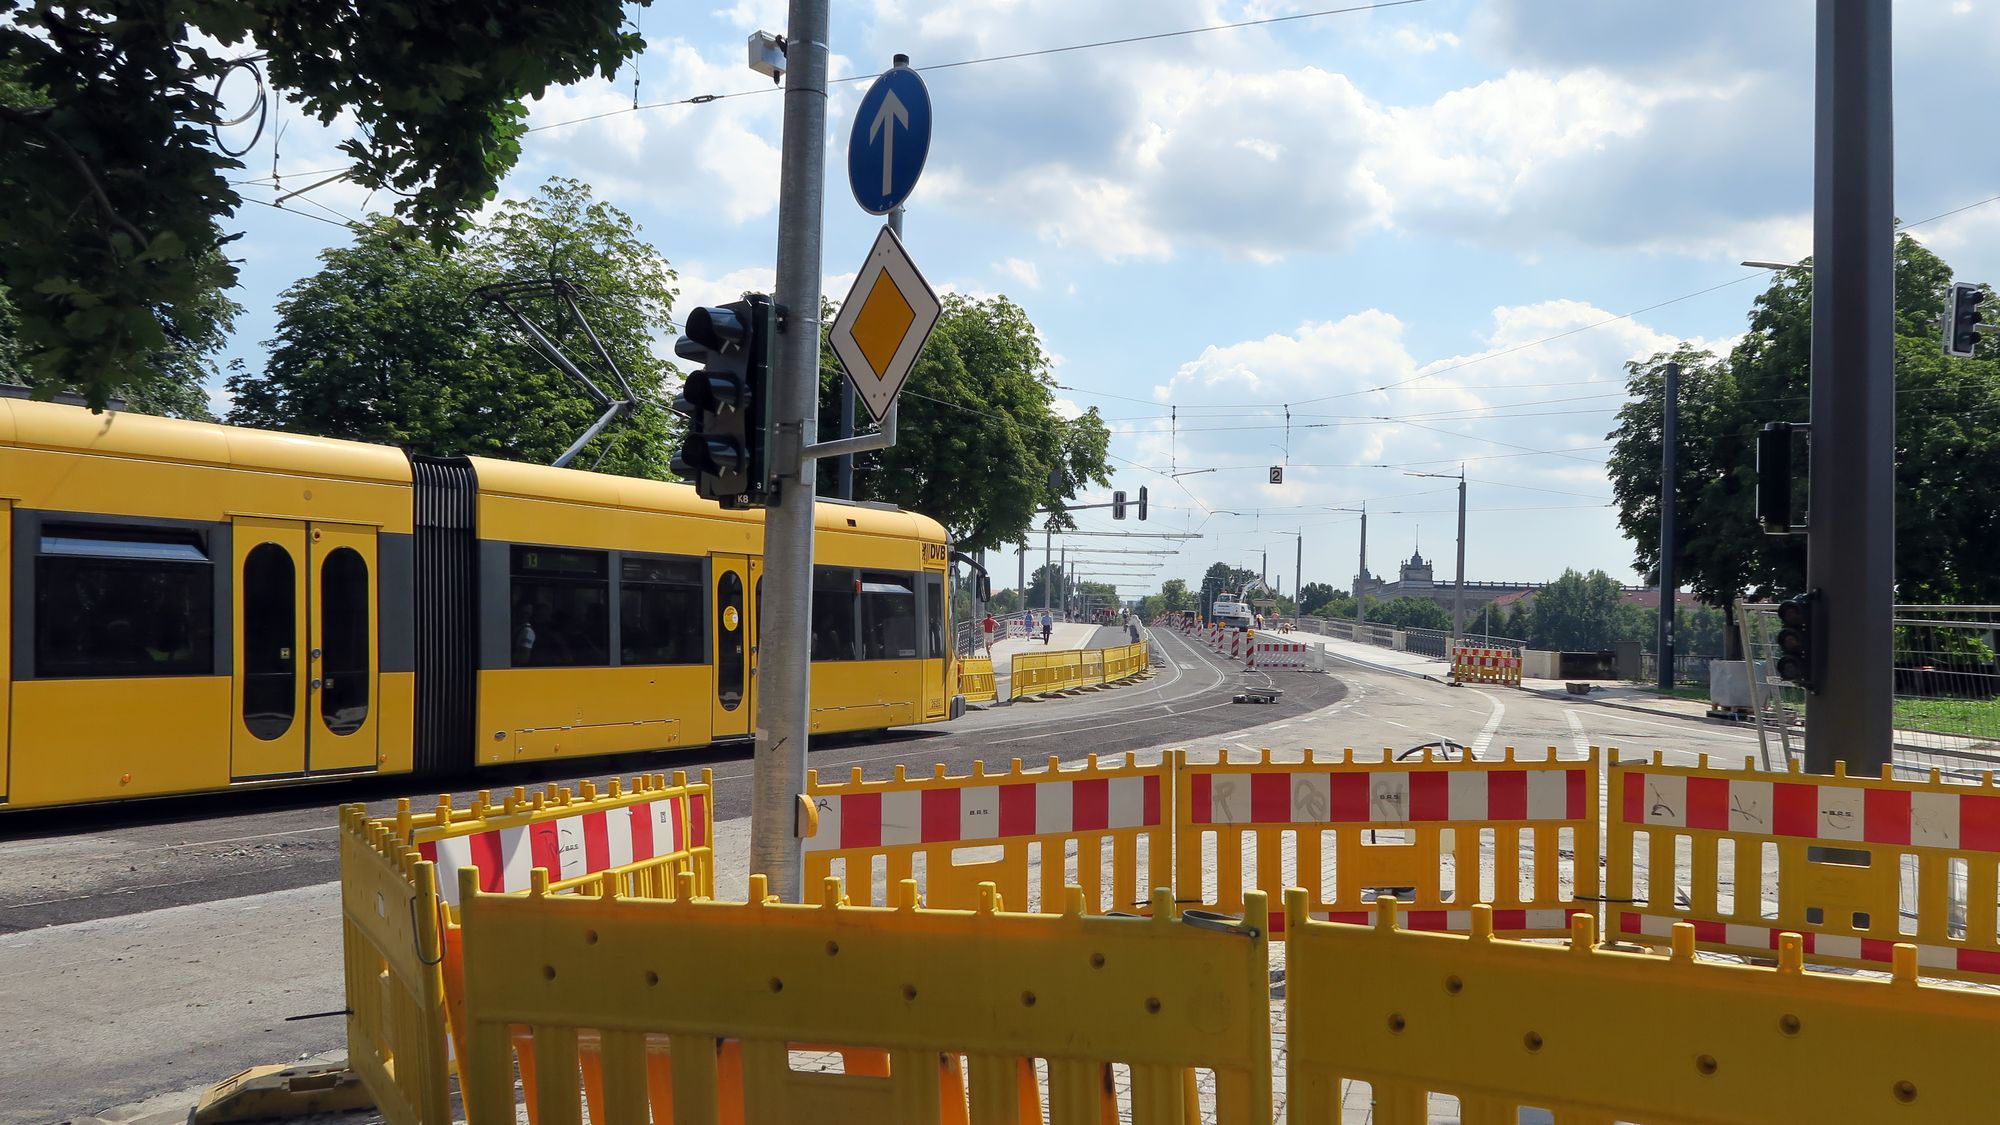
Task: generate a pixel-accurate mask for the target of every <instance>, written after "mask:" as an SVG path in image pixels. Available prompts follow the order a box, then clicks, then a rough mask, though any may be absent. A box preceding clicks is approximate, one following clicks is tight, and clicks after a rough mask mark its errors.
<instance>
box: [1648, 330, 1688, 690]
mask: <svg viewBox="0 0 2000 1125" xmlns="http://www.w3.org/2000/svg"><path fill="white" fill-rule="evenodd" d="M1662 374H1663V376H1664V378H1665V381H1666V385H1665V386H1664V387H1663V388H1662V392H1663V397H1662V398H1661V400H1660V640H1659V644H1658V646H1657V647H1656V648H1655V650H1654V651H1656V652H1658V653H1659V654H1660V656H1659V661H1660V667H1659V673H1660V693H1661V694H1662V695H1672V694H1673V692H1674V609H1675V605H1674V602H1675V598H1674V587H1675V585H1676V583H1675V580H1674V552H1675V551H1676V550H1678V549H1679V544H1677V543H1676V542H1675V541H1674V520H1675V514H1674V505H1675V496H1676V492H1677V490H1676V489H1675V487H1674V486H1675V484H1676V483H1677V478H1676V476H1675V475H1674V474H1675V468H1674V455H1675V453H1676V452H1677V451H1678V449H1679V444H1678V439H1677V437H1676V433H1677V431H1678V429H1679V420H1680V413H1681V365H1680V364H1678V363H1669V364H1667V365H1666V368H1665V369H1664V371H1663V372H1662Z"/></svg>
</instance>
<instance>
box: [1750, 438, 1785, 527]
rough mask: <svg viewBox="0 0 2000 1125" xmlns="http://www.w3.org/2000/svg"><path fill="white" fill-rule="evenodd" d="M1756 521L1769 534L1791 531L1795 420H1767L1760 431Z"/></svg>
mask: <svg viewBox="0 0 2000 1125" xmlns="http://www.w3.org/2000/svg"><path fill="white" fill-rule="evenodd" d="M1757 522H1758V523H1759V524H1761V525H1762V526H1763V528H1764V534H1766V535H1790V534H1791V533H1792V530H1793V528H1792V424H1791V423H1790V422H1766V423H1764V428H1763V429H1762V430H1759V431H1758V432H1757Z"/></svg>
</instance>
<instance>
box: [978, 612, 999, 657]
mask: <svg viewBox="0 0 2000 1125" xmlns="http://www.w3.org/2000/svg"><path fill="white" fill-rule="evenodd" d="M999 624H1000V623H999V622H998V621H995V620H994V619H993V615H992V614H990V613H989V614H987V615H986V620H984V621H981V622H980V623H979V627H980V629H982V630H984V631H985V633H986V655H988V656H992V655H993V630H994V629H995V628H997V627H998V626H999Z"/></svg>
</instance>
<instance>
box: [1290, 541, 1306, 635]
mask: <svg viewBox="0 0 2000 1125" xmlns="http://www.w3.org/2000/svg"><path fill="white" fill-rule="evenodd" d="M1295 547H1296V551H1295V553H1294V557H1293V559H1292V616H1293V617H1299V616H1302V615H1303V614H1304V613H1305V598H1306V580H1305V579H1304V578H1301V577H1299V576H1300V575H1302V574H1304V573H1305V566H1306V533H1305V532H1303V531H1301V532H1299V538H1298V542H1297V543H1296V544H1295Z"/></svg>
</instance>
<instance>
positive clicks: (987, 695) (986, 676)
mask: <svg viewBox="0 0 2000 1125" xmlns="http://www.w3.org/2000/svg"><path fill="white" fill-rule="evenodd" d="M958 694H960V695H962V696H964V697H965V701H966V702H967V703H991V702H993V701H994V700H995V699H998V698H999V697H1000V689H999V687H998V686H997V685H996V684H995V682H994V679H993V659H992V658H991V657H988V656H962V657H960V658H959V660H958Z"/></svg>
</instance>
